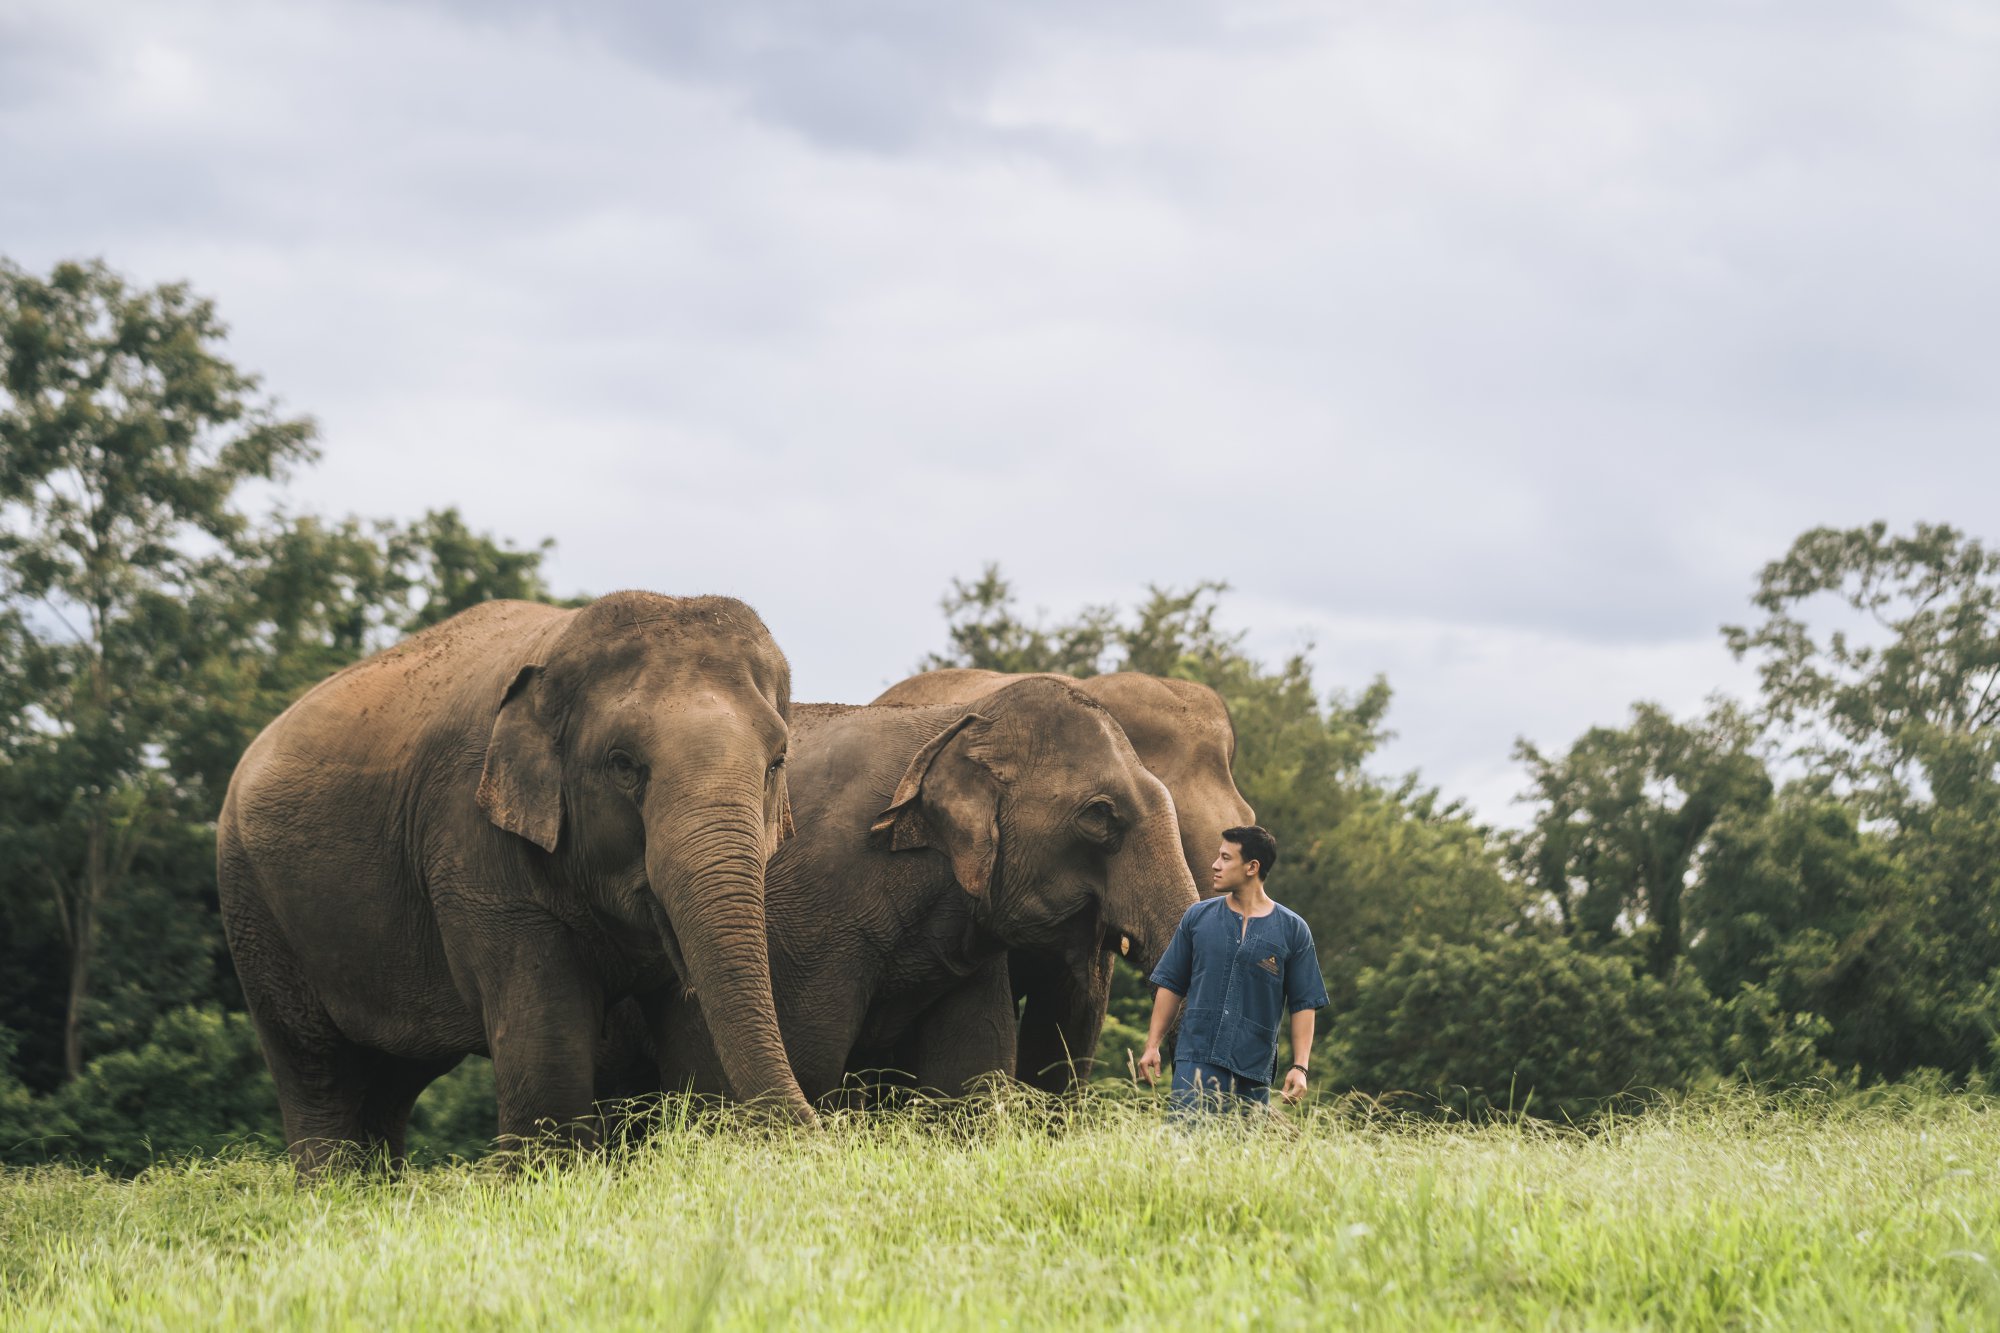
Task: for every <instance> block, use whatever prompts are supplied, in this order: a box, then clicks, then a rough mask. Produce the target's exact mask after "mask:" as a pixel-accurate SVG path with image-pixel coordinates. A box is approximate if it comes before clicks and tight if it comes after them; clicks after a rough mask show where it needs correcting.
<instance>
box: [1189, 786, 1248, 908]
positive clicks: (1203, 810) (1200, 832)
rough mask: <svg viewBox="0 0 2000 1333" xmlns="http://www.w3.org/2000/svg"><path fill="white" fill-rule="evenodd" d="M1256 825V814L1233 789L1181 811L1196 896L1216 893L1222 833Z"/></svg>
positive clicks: (1194, 803) (1210, 796)
mask: <svg viewBox="0 0 2000 1333" xmlns="http://www.w3.org/2000/svg"><path fill="white" fill-rule="evenodd" d="M1256 822H1257V812H1256V811H1255V810H1252V809H1251V808H1250V803H1249V802H1248V801H1245V800H1244V799H1243V798H1242V797H1241V796H1240V795H1238V794H1237V792H1236V789H1235V788H1234V787H1233V786H1232V787H1231V788H1230V790H1229V791H1228V792H1227V793H1226V794H1224V793H1214V794H1212V795H1209V796H1207V797H1206V798H1204V799H1197V800H1191V801H1190V802H1189V803H1188V804H1186V805H1183V806H1181V807H1180V824H1181V851H1182V853H1183V854H1184V855H1185V856H1186V858H1187V868H1188V871H1189V873H1190V874H1192V875H1193V876H1194V884H1195V892H1197V893H1199V894H1200V895H1201V896H1202V897H1204V898H1206V897H1208V896H1209V895H1210V894H1212V893H1214V892H1216V890H1215V887H1214V874H1213V866H1214V864H1215V851H1216V848H1218V847H1219V846H1221V845H1222V830H1224V829H1226V828H1242V827H1244V826H1246V825H1250V824H1254V823H1256Z"/></svg>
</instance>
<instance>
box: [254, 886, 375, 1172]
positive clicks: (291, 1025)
mask: <svg viewBox="0 0 2000 1333" xmlns="http://www.w3.org/2000/svg"><path fill="white" fill-rule="evenodd" d="M224 872H225V873H224V876H223V878H224V879H225V881H228V883H227V885H226V888H227V890H228V891H226V892H225V893H224V894H223V916H224V920H225V923H226V924H227V926H228V929H229V947H230V951H231V952H232V953H233V954H235V956H236V974H237V978H238V980H239V981H241V982H242V985H243V998H244V1000H245V1001H246V1002H247V1003H248V1005H249V1008H250V1018H251V1021H252V1022H254V1023H255V1024H256V1027H257V1039H258V1043H259V1044H260V1045H261V1046H262V1047H263V1048H264V1063H265V1064H266V1065H268V1066H269V1067H270V1070H271V1082H272V1083H273V1084H275V1085H276V1087H277V1092H278V1110H279V1112H280V1113H281V1114H282V1115H283V1116H284V1121H285V1143H286V1145H287V1147H289V1148H290V1150H291V1155H292V1164H293V1165H294V1166H295V1167H297V1168H298V1171H299V1174H301V1175H313V1174H315V1173H317V1172H319V1171H323V1170H325V1169H326V1168H328V1167H329V1166H332V1165H335V1164H336V1163H339V1162H344V1161H353V1160H355V1159H357V1158H359V1157H360V1156H361V1155H362V1150H363V1148H364V1146H365V1144H366V1143H367V1136H366V1133H365V1131H364V1129H363V1126H362V1101H363V1098H364V1096H365V1094H366V1091H367V1075H368V1053H367V1052H366V1051H363V1050H362V1049H361V1048H360V1047H358V1046H356V1045H355V1044H354V1043H352V1042H350V1041H349V1040H348V1039H347V1038H346V1037H345V1036H344V1035H342V1033H341V1031H340V1029H339V1028H338V1027H337V1026H336V1025H335V1024H334V1021H333V1019H332V1017H331V1016H330V1015H329V1014H328V1013H327V1012H326V1009H325V1007H324V1006H323V1005H321V1004H320V1002H319V998H318V996H316V995H315V994H314V993H313V992H312V989H311V988H310V987H309V986H308V985H307V984H306V982H305V979H304V978H305V975H306V973H305V969H304V967H303V966H301V964H300V962H299V959H298V956H297V955H296V954H295V953H294V952H293V951H292V948H291V945H290V943H289V942H288V941H287V940H286V939H285V937H284V933H283V932H282V931H281V930H279V928H278V925H277V922H276V921H274V920H273V919H272V918H271V915H270V912H269V910H268V909H267V908H265V906H264V904H263V902H262V900H261V898H260V897H259V895H258V894H257V893H256V892H255V891H254V879H253V877H252V876H251V875H250V874H249V872H248V870H247V869H245V868H243V867H242V866H240V865H232V864H231V863H230V860H229V858H227V857H225V863H224Z"/></svg>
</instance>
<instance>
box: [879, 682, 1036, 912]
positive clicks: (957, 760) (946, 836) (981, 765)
mask: <svg viewBox="0 0 2000 1333" xmlns="http://www.w3.org/2000/svg"><path fill="white" fill-rule="evenodd" d="M992 725H993V723H992V720H991V719H989V718H985V717H981V716H980V715H979V714H978V713H967V714H966V715H965V716H964V717H961V718H959V719H958V720H957V721H956V722H954V723H952V724H951V725H950V726H948V727H946V728H945V729H944V730H943V731H942V732H940V733H938V735H937V736H936V737H935V738H934V739H932V740H931V742H930V743H929V744H927V745H925V746H924V748H923V749H921V750H919V751H917V755H916V758H914V759H912V760H910V766H909V768H908V769H906V770H905V771H904V773H903V780H902V781H901V782H900V783H898V784H897V785H896V795H895V798H894V799H893V800H892V801H890V803H889V808H888V809H886V810H884V811H883V812H882V813H881V814H880V815H878V816H876V819H875V823H874V824H873V825H872V826H871V827H870V828H869V830H868V842H869V845H870V846H873V847H879V848H886V849H887V850H889V851H892V852H902V851H908V850H910V849H911V848H915V847H935V848H936V849H937V850H939V851H941V852H943V853H944V854H945V855H946V856H947V857H949V858H950V859H951V871H952V874H953V876H954V877H956V878H957V880H958V884H959V887H960V888H962V889H964V890H965V891H966V892H967V893H969V894H971V895H972V896H973V897H975V898H983V897H985V896H986V893H987V891H988V890H989V889H990V888H991V887H992V885H993V870H994V866H995V864H996V863H997V862H998V860H999V857H1000V790H1001V788H1002V787H1003V786H1005V785H1006V779H1005V777H1004V776H1003V775H1002V774H1001V773H1000V772H999V771H998V770H997V769H996V767H995V766H994V765H993V764H992V763H991V762H989V761H988V760H987V759H986V758H984V757H982V756H981V754H980V749H981V748H982V747H981V746H980V745H979V741H980V739H981V738H982V737H983V735H984V733H985V732H986V731H987V730H988V729H989V728H991V727H992ZM961 736H962V737H963V739H962V740H961ZM954 741H959V742H960V743H958V744H953V742H954Z"/></svg>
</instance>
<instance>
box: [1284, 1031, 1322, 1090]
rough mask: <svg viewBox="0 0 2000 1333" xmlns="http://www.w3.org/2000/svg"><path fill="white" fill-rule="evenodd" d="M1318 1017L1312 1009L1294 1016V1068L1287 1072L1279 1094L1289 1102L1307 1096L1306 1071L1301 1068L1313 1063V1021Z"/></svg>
mask: <svg viewBox="0 0 2000 1333" xmlns="http://www.w3.org/2000/svg"><path fill="white" fill-rule="evenodd" d="M1317 1017H1318V1014H1317V1013H1316V1012H1315V1011H1314V1010H1311V1009H1301V1010H1299V1011H1298V1012H1297V1013H1295V1014H1293V1015H1292V1067H1291V1068H1290V1069H1288V1070H1286V1071H1285V1086H1284V1089H1283V1090H1282V1091H1281V1092H1279V1094H1278V1095H1279V1096H1280V1097H1283V1098H1284V1099H1285V1100H1286V1101H1287V1102H1295V1101H1297V1100H1298V1099H1299V1098H1301V1097H1303V1096H1305V1095H1306V1071H1305V1070H1303V1069H1301V1068H1300V1067H1299V1066H1301V1065H1310V1064H1311V1063H1312V1048H1313V1020H1314V1019H1315V1018H1317Z"/></svg>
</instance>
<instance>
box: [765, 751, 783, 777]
mask: <svg viewBox="0 0 2000 1333" xmlns="http://www.w3.org/2000/svg"><path fill="white" fill-rule="evenodd" d="M784 766H785V756H784V755H782V754H781V755H779V756H778V757H777V758H776V759H773V760H772V761H771V767H770V768H768V769H766V770H765V771H766V772H769V773H775V772H777V771H778V770H779V769H781V768H783V767H784Z"/></svg>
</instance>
